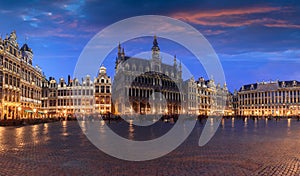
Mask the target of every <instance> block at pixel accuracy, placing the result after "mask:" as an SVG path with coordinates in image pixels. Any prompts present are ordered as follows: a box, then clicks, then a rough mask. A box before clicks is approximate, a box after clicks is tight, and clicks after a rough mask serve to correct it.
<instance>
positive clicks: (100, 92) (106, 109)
mask: <svg viewBox="0 0 300 176" xmlns="http://www.w3.org/2000/svg"><path fill="white" fill-rule="evenodd" d="M94 87H95V112H96V113H97V114H109V113H111V112H112V109H111V79H110V77H109V76H108V75H107V73H106V68H105V67H104V66H103V65H102V66H101V67H100V70H99V72H98V75H97V77H96V79H95V80H94Z"/></svg>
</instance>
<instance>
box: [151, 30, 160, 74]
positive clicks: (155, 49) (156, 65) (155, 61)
mask: <svg viewBox="0 0 300 176" xmlns="http://www.w3.org/2000/svg"><path fill="white" fill-rule="evenodd" d="M151 50H152V59H151V61H150V62H151V70H152V71H156V72H161V58H160V55H159V52H160V49H159V46H158V42H157V38H156V35H155V36H154V39H153V46H152V48H151Z"/></svg>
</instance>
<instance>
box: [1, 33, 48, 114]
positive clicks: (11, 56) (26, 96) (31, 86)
mask: <svg viewBox="0 0 300 176" xmlns="http://www.w3.org/2000/svg"><path fill="white" fill-rule="evenodd" d="M32 60H33V51H32V50H31V48H29V47H28V45H27V44H24V45H23V46H22V47H21V48H19V44H18V42H17V35H16V32H15V31H13V32H11V34H10V35H9V36H8V35H7V36H6V38H5V39H1V38H0V100H1V102H0V107H1V109H0V119H18V118H34V117H37V116H39V114H42V113H43V112H42V111H41V109H40V108H41V91H42V78H43V74H42V70H41V69H40V68H39V67H37V66H36V67H34V66H33V65H32Z"/></svg>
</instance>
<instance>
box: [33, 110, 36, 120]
mask: <svg viewBox="0 0 300 176" xmlns="http://www.w3.org/2000/svg"><path fill="white" fill-rule="evenodd" d="M35 113H36V109H35V108H34V109H33V118H35Z"/></svg>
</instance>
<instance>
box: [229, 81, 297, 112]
mask: <svg viewBox="0 0 300 176" xmlns="http://www.w3.org/2000/svg"><path fill="white" fill-rule="evenodd" d="M234 96H235V99H234V100H235V104H236V112H237V115H242V116H296V115H300V82H298V81H296V80H294V81H270V82H261V83H255V84H248V85H244V86H242V87H241V88H240V90H239V91H238V92H235V94H234ZM236 101H237V102H236Z"/></svg>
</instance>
